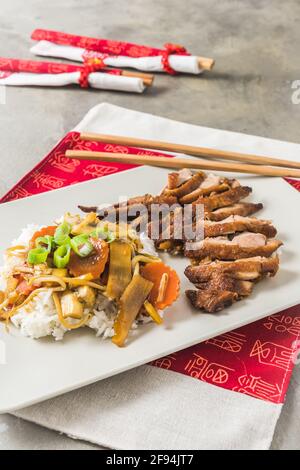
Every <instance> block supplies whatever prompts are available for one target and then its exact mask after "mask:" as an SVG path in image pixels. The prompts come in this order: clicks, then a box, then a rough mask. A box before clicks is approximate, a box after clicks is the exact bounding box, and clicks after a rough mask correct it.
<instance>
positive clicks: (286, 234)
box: [0, 167, 300, 412]
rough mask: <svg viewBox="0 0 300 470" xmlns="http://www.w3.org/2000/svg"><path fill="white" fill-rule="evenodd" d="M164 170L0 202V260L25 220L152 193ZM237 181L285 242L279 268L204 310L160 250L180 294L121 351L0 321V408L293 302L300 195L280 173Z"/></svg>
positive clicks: (298, 293) (299, 280)
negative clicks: (224, 305)
mask: <svg viewBox="0 0 300 470" xmlns="http://www.w3.org/2000/svg"><path fill="white" fill-rule="evenodd" d="M167 173H168V172H167V170H163V169H158V168H145V167H143V168H142V167H140V168H137V169H134V170H129V171H126V172H124V173H118V174H115V175H111V176H106V177H105V178H101V179H97V180H93V181H89V182H86V183H80V184H77V185H73V186H69V187H67V188H64V189H59V190H56V191H51V192H48V193H44V194H41V195H37V196H32V197H29V198H26V199H21V200H18V201H14V202H10V203H6V204H2V205H0V220H1V225H0V227H1V228H0V233H1V237H0V240H1V245H0V258H1V264H2V254H3V251H4V249H5V248H6V247H7V246H9V245H10V243H11V241H12V240H13V239H14V238H15V237H17V236H18V234H19V233H20V231H21V229H22V228H23V227H25V226H26V225H27V224H28V223H36V224H40V225H42V224H49V223H51V222H52V221H53V220H54V219H56V218H57V217H59V216H60V215H62V214H63V213H64V212H66V211H70V212H78V210H77V205H78V204H83V205H95V204H98V203H104V202H105V203H113V202H116V201H117V200H118V198H119V196H122V195H126V196H128V197H131V196H135V195H141V194H145V193H147V192H148V193H152V194H156V193H158V192H159V191H160V190H161V188H162V187H163V186H164V185H165V183H166V176H167ZM239 179H240V180H241V181H242V182H243V184H247V185H249V186H251V187H252V188H253V196H252V198H251V199H252V200H253V201H256V202H263V203H264V206H265V209H264V210H263V211H261V212H260V213H259V217H263V218H267V219H272V220H273V222H274V224H275V226H276V227H277V228H278V236H279V238H281V239H282V240H283V241H284V247H283V249H282V256H281V269H280V271H279V273H278V275H277V276H276V277H275V278H273V279H266V280H265V281H263V282H261V283H260V284H259V285H258V286H256V288H255V290H254V293H253V295H251V296H250V297H249V298H247V299H246V300H243V301H241V302H238V303H236V304H235V305H233V306H232V307H230V308H228V309H226V310H224V311H223V312H220V313H218V314H214V315H212V314H205V313H202V312H199V311H196V310H194V309H193V308H192V307H191V306H190V304H189V303H188V301H187V299H186V297H185V295H184V291H185V289H186V288H188V287H189V286H190V284H189V281H188V280H187V279H186V278H185V276H184V274H183V271H184V268H185V266H186V265H187V264H188V261H187V260H185V259H182V258H176V257H171V256H168V255H164V257H165V261H167V262H168V263H169V264H170V265H171V266H172V267H173V268H174V269H176V270H177V272H178V273H179V275H180V277H181V296H180V298H179V300H178V301H177V303H176V304H175V305H174V306H172V307H171V308H170V309H169V310H168V311H167V312H166V314H165V324H164V326H160V327H158V326H156V325H154V324H150V325H145V326H142V327H141V328H139V330H138V332H137V334H136V335H133V336H131V337H130V341H129V342H128V344H127V345H126V347H124V348H121V349H120V348H118V347H116V346H114V345H113V344H112V343H111V342H110V341H109V340H101V339H99V338H96V337H95V334H94V331H93V330H89V329H88V328H86V329H82V330H81V331H75V332H69V333H67V335H66V336H65V339H64V340H63V341H61V342H55V341H54V340H53V339H52V338H45V339H41V340H32V339H28V338H24V337H21V336H20V335H19V333H18V332H17V330H16V329H14V328H10V332H9V333H7V332H6V331H5V328H4V325H3V324H2V325H1V326H0V335H1V336H0V338H1V341H2V342H4V345H5V349H6V364H5V365H1V364H0V412H6V411H12V410H16V409H17V408H21V407H24V406H27V405H30V404H33V403H36V402H39V401H42V400H45V399H48V398H50V397H54V396H56V395H59V394H62V393H65V392H68V391H70V390H73V389H75V388H78V387H82V386H84V385H87V384H89V383H92V382H95V381H97V380H101V379H104V378H106V377H109V376H112V375H115V374H118V373H120V372H122V371H125V370H128V369H131V368H133V367H137V366H139V365H141V364H146V363H147V362H149V361H151V360H154V359H156V358H159V357H161V356H164V355H167V354H170V353H172V352H175V351H178V350H181V349H184V348H186V347H188V346H191V345H193V344H196V343H199V342H201V341H204V340H206V339H208V338H211V337H214V336H217V335H219V334H221V333H224V332H226V331H230V330H233V329H235V328H238V327H241V326H243V325H245V324H247V323H251V322H253V321H255V320H258V319H260V318H263V317H265V316H268V315H271V314H273V313H276V312H278V311H281V310H283V309H285V308H287V307H290V306H292V305H295V304H297V303H300V288H299V286H300V272H299V268H300V250H299V241H298V240H299V233H300V217H299V215H298V214H299V201H300V199H299V195H298V194H297V191H296V190H295V189H293V188H292V187H291V186H290V185H289V184H288V183H286V182H285V181H283V180H282V179H275V178H263V177H252V178H250V177H245V176H241V177H240V178H239ZM2 345H3V343H2ZM0 347H1V344H0Z"/></svg>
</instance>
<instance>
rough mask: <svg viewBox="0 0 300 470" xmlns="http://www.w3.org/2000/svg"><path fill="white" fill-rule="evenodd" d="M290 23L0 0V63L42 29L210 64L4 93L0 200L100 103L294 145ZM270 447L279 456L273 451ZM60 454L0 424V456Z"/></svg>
mask: <svg viewBox="0 0 300 470" xmlns="http://www.w3.org/2000/svg"><path fill="white" fill-rule="evenodd" d="M299 20H300V2H299V0H285V2H282V1H281V0H223V1H220V0H187V1H186V2H181V1H179V0H130V1H128V0H117V1H115V2H112V1H111V0H84V1H83V0H82V1H80V0H51V1H48V2H44V1H42V0H40V1H38V0H27V1H26V2H24V1H22V0H10V1H9V2H4V0H2V1H1V14H0V39H1V40H0V56H6V57H9V56H10V57H18V58H28V57H30V54H29V47H30V45H31V41H30V39H29V37H30V33H31V31H32V30H33V29H34V28H37V27H44V28H50V29H57V30H63V31H66V32H70V33H72V32H73V33H82V34H86V35H90V36H102V37H107V38H111V39H124V40H128V41H133V42H139V43H144V44H150V45H154V46H162V45H163V44H164V43H165V42H172V41H173V42H180V43H182V44H184V45H185V46H186V47H187V48H188V49H189V50H190V51H191V52H193V53H198V54H200V55H203V56H213V57H214V58H215V59H216V67H215V70H214V71H213V72H212V73H210V74H205V75H203V76H202V77H200V78H199V77H190V76H181V77H176V78H173V77H169V76H166V75H164V76H163V75H158V76H157V77H156V81H155V87H153V88H152V89H151V90H149V91H148V92H147V93H146V94H145V95H142V96H140V95H128V94H122V93H112V92H101V91H91V90H88V91H87V90H80V89H75V88H70V89H36V88H35V89H34V88H10V89H8V90H7V100H6V105H0V136H1V158H0V195H1V194H3V193H4V192H5V191H6V190H7V189H8V188H9V187H10V186H11V185H12V184H14V183H15V182H16V181H17V180H18V179H19V178H20V177H21V176H22V175H23V174H24V173H25V172H27V171H28V170H29V169H30V168H32V166H33V165H34V164H35V163H37V162H38V161H39V160H40V158H41V157H42V156H43V155H44V154H45V153H46V152H47V151H48V150H50V149H51V147H52V146H53V144H54V143H55V142H56V141H57V140H58V139H59V138H60V137H61V136H62V135H63V134H64V133H65V132H66V131H68V130H69V129H70V128H72V127H73V126H74V125H75V124H76V123H77V122H78V121H79V120H80V119H81V117H82V115H83V114H84V113H85V112H86V111H87V110H88V109H89V108H91V107H92V106H93V105H95V104H97V103H99V102H102V101H107V102H111V103H114V104H117V105H120V106H124V107H128V108H132V109H136V110H141V111H145V112H150V113H154V114H159V115H162V116H165V117H170V118H172V119H178V120H181V121H186V122H189V123H194V124H199V125H204V126H210V127H216V128H221V129H228V130H234V131H240V132H245V133H250V134H257V135H261V136H265V137H271V138H277V139H283V140H289V141H294V142H300V134H299V124H298V123H299V117H300V105H295V104H292V101H291V96H292V89H291V83H292V82H293V80H296V79H300V72H299V69H300V55H299V50H298V44H299V40H300V29H299ZM290 399H291V400H292V399H293V397H291V398H290ZM285 425H286V424H285ZM275 442H276V443H275V444H274V446H275V447H276V446H277V447H280V445H281V444H280V442H282V441H281V440H280V439H277V440H275ZM287 445H288V444H287V443H285V446H287ZM64 446H66V447H68V448H70V447H71V448H79V447H80V446H82V448H88V447H89V446H88V445H87V446H86V445H85V444H81V443H78V442H75V441H71V440H69V439H68V438H67V437H62V436H59V435H57V434H55V433H52V432H50V431H47V430H44V429H41V428H38V427H35V426H34V425H29V424H27V423H24V422H20V421H19V420H17V419H16V418H12V417H5V416H2V417H0V449H1V448H39V447H40V448H46V447H49V448H51V447H52V448H55V447H57V448H58V447H60V448H61V447H64ZM295 446H297V444H295ZM299 447H300V443H299Z"/></svg>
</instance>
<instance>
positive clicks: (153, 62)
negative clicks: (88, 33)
mask: <svg viewBox="0 0 300 470" xmlns="http://www.w3.org/2000/svg"><path fill="white" fill-rule="evenodd" d="M30 51H31V52H32V53H33V54H35V55H38V56H44V57H59V58H62V59H69V60H74V61H77V62H83V61H84V58H85V57H89V56H90V57H100V58H102V59H103V61H104V63H105V65H108V66H111V67H118V68H122V67H128V68H133V69H137V70H143V71H145V72H164V69H163V65H162V56H154V57H137V58H136V57H128V56H106V55H105V54H101V53H100V52H96V51H95V52H94V51H88V50H86V49H82V48H81V47H74V46H63V45H59V44H55V43H53V42H50V41H44V40H43V41H38V42H37V43H36V44H35V45H34V46H33V47H32V48H31V49H30ZM169 63H170V66H171V67H172V68H173V69H174V70H175V71H176V72H182V73H190V74H194V75H198V74H200V73H202V72H203V69H201V68H200V67H199V63H198V57H196V56H189V55H176V54H171V55H170V56H169Z"/></svg>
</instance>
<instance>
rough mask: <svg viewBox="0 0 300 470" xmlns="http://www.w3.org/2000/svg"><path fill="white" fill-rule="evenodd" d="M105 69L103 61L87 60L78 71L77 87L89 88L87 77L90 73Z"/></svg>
mask: <svg viewBox="0 0 300 470" xmlns="http://www.w3.org/2000/svg"><path fill="white" fill-rule="evenodd" d="M104 67H105V63H104V61H103V59H100V58H92V59H87V60H85V62H84V66H83V67H82V69H81V70H80V77H79V85H80V86H81V87H82V88H88V87H89V75H90V73H93V72H97V71H98V70H101V69H103V68H104Z"/></svg>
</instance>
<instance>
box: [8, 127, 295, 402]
mask: <svg viewBox="0 0 300 470" xmlns="http://www.w3.org/2000/svg"><path fill="white" fill-rule="evenodd" d="M67 149H82V150H89V149H91V150H98V151H101V152H103V151H104V152H119V153H120V152H121V153H129V152H130V153H135V154H139V155H141V154H142V155H162V154H158V153H156V152H151V151H144V150H140V149H134V148H130V147H125V146H120V145H112V144H105V143H99V142H86V141H81V140H80V138H79V134H78V133H76V132H71V133H69V134H67V135H66V136H65V137H64V139H63V140H61V141H60V142H59V143H58V144H57V145H56V147H55V148H54V149H53V150H52V151H51V152H50V153H49V154H48V155H47V156H46V157H45V158H44V159H43V160H42V161H41V162H40V163H39V164H38V165H37V166H36V167H35V168H34V169H33V170H32V171H31V172H30V173H29V174H28V175H26V176H25V177H24V178H22V180H20V181H19V183H18V184H17V185H16V186H14V187H13V188H12V189H11V190H10V191H9V192H8V193H7V194H6V195H5V196H4V197H3V198H2V199H1V201H0V202H8V201H12V200H14V199H20V198H23V197H27V196H31V195H33V194H37V193H41V192H45V191H50V190H52V189H57V188H62V187H63V186H68V185H70V184H74V183H78V182H81V181H87V180H89V179H93V178H98V177H102V176H105V175H109V174H113V173H117V172H119V171H124V170H126V169H128V168H133V167H134V165H128V164H121V163H111V162H109V163H108V162H105V161H103V162H97V163H96V162H94V161H82V160H81V161H79V160H73V159H72V160H71V159H69V158H66V157H65V151H66V150H67ZM168 156H169V155H168ZM170 158H171V157H170ZM288 182H289V183H290V184H292V185H293V186H294V187H295V188H296V189H298V190H299V191H300V183H299V182H298V181H294V180H291V179H288ZM199 315H201V313H199ZM299 351H300V306H295V307H292V308H289V309H287V310H285V311H283V312H280V313H277V314H275V315H272V316H270V317H267V318H264V319H262V320H259V321H257V322H255V323H252V324H250V325H247V326H244V327H242V328H239V329H238V330H235V331H231V332H229V333H225V334H223V335H220V336H218V337H216V338H213V339H210V340H208V341H205V342H203V343H200V344H198V345H196V346H192V347H190V348H188V349H185V350H183V351H180V352H177V353H174V354H172V355H170V356H167V357H163V358H161V359H158V360H156V361H154V362H152V363H151V365H153V366H156V367H161V368H163V369H168V370H171V371H174V372H178V373H181V374H185V375H189V376H191V377H193V378H195V379H197V380H202V381H205V382H208V383H210V384H213V385H216V386H219V387H223V388H226V389H228V390H232V391H236V392H240V393H244V394H247V395H250V396H253V397H255V398H259V399H262V400H266V401H270V402H273V403H282V402H283V401H284V397H285V393H286V390H287V387H288V384H289V380H290V376H291V373H292V370H293V367H294V364H295V362H297V355H298V353H299Z"/></svg>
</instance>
